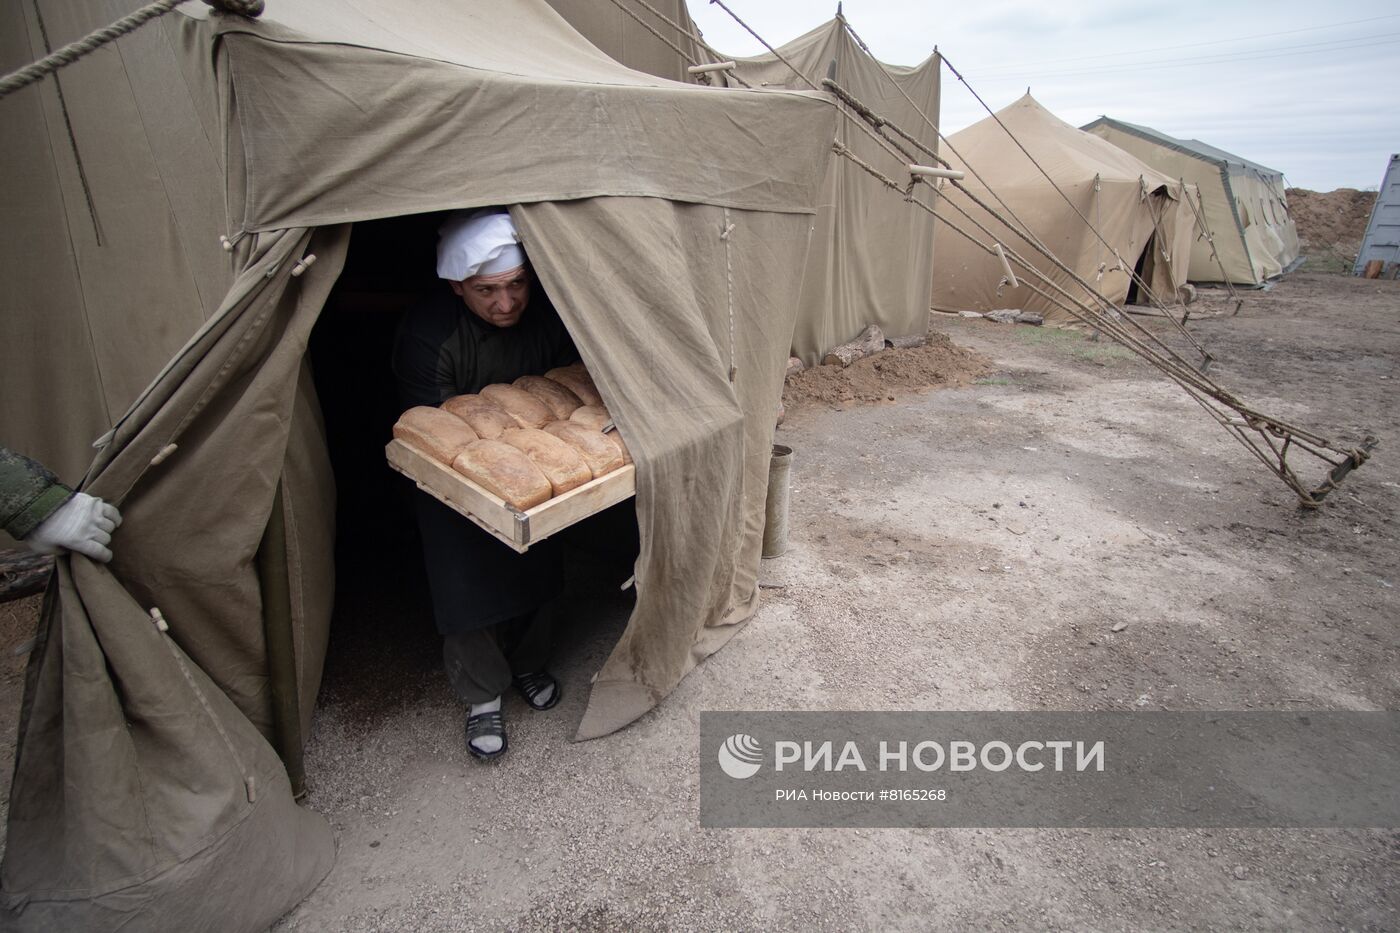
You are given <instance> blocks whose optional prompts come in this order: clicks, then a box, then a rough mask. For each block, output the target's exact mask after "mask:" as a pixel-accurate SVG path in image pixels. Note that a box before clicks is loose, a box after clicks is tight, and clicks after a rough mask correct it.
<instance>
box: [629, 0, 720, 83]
mask: <svg viewBox="0 0 1400 933" xmlns="http://www.w3.org/2000/svg"><path fill="white" fill-rule="evenodd" d="M638 2H639V3H641V4H642V5H643V6H645V7H646V8H647V9H649V10H651V11H652V12H653V13H656V14H657V15H658V16H661V14H660V13H659V12H658V11H657V10H656V8H655V7H653V6H651V5H650V4H649V3H647V2H646V0H638ZM612 4H613V6H615V7H617V8H618V9H619V10H621V11H622V12H624V13H626V14H627V15H628V16H630V17H632V19H633V20H634V21H636V23H637V24H638V25H639V26H641V27H642V28H643V29H645V30H646V31H647V32H649V33H651V34H652V35H653V36H656V38H657V39H659V40H660V41H662V42H664V43H665V44H666V45H668V46H670V47H671V51H673V52H675V53H676V54H677V55H679V56H680V57H681V58H683V59H685V60H686V61H687V62H689V63H690V64H692V65H699V64H700V63H699V62H698V61H696V60H695V57H694V56H692V55H691V54H690V53H689V52H686V51H685V50H684V49H682V48H681V47H680V46H679V45H676V44H675V43H674V42H672V41H671V40H670V39H667V38H666V37H665V36H663V35H662V34H661V33H660V32H659V31H658V30H657V29H656V28H655V27H654V26H652V25H651V23H648V22H647V21H646V20H644V19H642V18H641V17H640V16H638V15H637V14H636V13H634V12H633V11H632V10H631V9H630V8H628V7H627V6H626V5H624V4H623V2H622V0H612ZM661 18H662V19H666V17H665V16H661ZM667 22H670V20H667ZM672 25H673V26H674V25H675V24H674V23H672ZM676 28H677V29H680V27H679V26H677V27H676ZM682 31H684V30H682ZM736 80H739V79H737V78H736ZM744 86H745V87H747V86H748V85H747V84H746V85H744Z"/></svg>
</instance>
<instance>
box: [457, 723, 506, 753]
mask: <svg viewBox="0 0 1400 933" xmlns="http://www.w3.org/2000/svg"><path fill="white" fill-rule="evenodd" d="M493 736H494V737H496V738H499V739H500V740H501V747H500V748H498V749H496V750H495V751H494V752H484V751H482V750H481V749H479V748H477V747H476V746H475V745H473V744H472V740H473V739H486V738H491V737H493ZM467 751H469V752H471V753H472V755H473V756H474V757H476V758H480V759H481V760H482V761H490V760H491V759H492V758H499V757H501V756H502V755H504V754H505V753H506V720H505V717H503V716H502V715H501V711H500V710H492V711H491V712H489V713H477V714H475V715H473V716H468V717H467Z"/></svg>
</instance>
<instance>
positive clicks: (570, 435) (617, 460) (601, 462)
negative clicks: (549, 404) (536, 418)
mask: <svg viewBox="0 0 1400 933" xmlns="http://www.w3.org/2000/svg"><path fill="white" fill-rule="evenodd" d="M544 429H545V430H546V431H547V432H549V433H550V434H553V435H554V436H555V437H557V438H559V439H560V440H561V441H564V442H565V443H566V444H568V445H569V446H570V447H572V448H573V449H574V450H577V451H578V452H579V454H581V455H582V456H583V461H584V462H585V463H587V464H588V469H589V470H591V471H592V472H593V478H594V479H597V478H598V477H600V476H606V475H607V474H609V473H611V472H612V471H613V470H616V469H619V468H620V467H621V466H622V454H620V453H618V450H617V445H616V444H614V443H613V442H612V441H610V440H608V439H607V437H605V436H604V435H603V433H602V432H601V431H595V430H594V429H593V428H590V427H585V426H584V425H581V424H579V423H578V422H577V421H555V422H551V423H550V424H547V425H545V426H544Z"/></svg>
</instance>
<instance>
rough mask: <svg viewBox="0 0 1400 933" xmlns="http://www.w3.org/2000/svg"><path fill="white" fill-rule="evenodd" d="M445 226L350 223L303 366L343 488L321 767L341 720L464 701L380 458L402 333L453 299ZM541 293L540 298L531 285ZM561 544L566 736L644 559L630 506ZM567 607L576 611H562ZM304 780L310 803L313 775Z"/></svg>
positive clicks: (391, 417)
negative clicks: (432, 301) (445, 293)
mask: <svg viewBox="0 0 1400 933" xmlns="http://www.w3.org/2000/svg"><path fill="white" fill-rule="evenodd" d="M445 216H446V214H445V212H433V213H426V214H414V215H408V216H402V217H390V218H385V219H382V220H373V221H365V222H360V223H357V224H355V226H354V228H353V232H352V234H351V238H350V245H349V248H348V251H347V254H346V259H345V265H344V268H343V270H342V271H341V274H340V276H339V278H338V279H337V281H336V284H335V285H334V287H333V288H332V289H331V292H330V295H329V296H328V298H327V300H326V303H325V306H324V308H323V310H322V312H321V315H320V317H319V319H318V320H317V323H316V325H315V328H314V329H313V331H312V334H311V340H310V344H309V348H308V355H309V358H310V361H311V367H312V371H313V374H314V381H315V386H316V394H317V396H318V399H319V402H320V407H321V413H322V419H323V422H324V427H325V436H326V447H327V451H328V453H329V456H330V462H331V467H332V470H333V473H334V476H335V485H336V490H335V493H336V495H335V501H336V521H335V527H336V534H335V568H336V574H335V600H334V610H333V614H332V619H331V626H330V636H329V643H328V646H327V655H326V666H325V673H324V675H323V680H322V689H321V695H320V699H319V701H318V704H317V705H318V709H319V710H324V711H326V712H327V715H328V717H329V719H330V721H331V727H330V730H329V735H328V736H327V737H326V738H327V739H329V743H327V742H323V741H322V738H321V737H319V736H318V732H320V731H321V730H320V729H318V728H313V731H312V733H311V735H310V736H308V738H309V739H310V745H309V746H308V750H307V754H308V756H309V757H312V758H314V757H315V756H317V755H318V754H320V753H322V752H324V751H331V747H332V746H333V745H334V735H335V734H336V733H337V732H339V731H341V730H339V729H337V728H336V726H335V722H336V721H338V720H343V721H344V724H345V725H346V726H347V727H350V728H352V729H353V730H354V731H358V732H360V733H362V734H365V733H366V730H368V733H369V734H372V732H373V728H374V727H375V725H376V724H379V725H383V724H387V723H390V722H393V721H394V720H395V719H396V717H400V716H402V715H403V714H404V712H405V711H406V710H413V713H411V714H410V715H413V716H416V715H417V714H418V709H419V708H421V709H422V710H424V711H425V712H429V711H432V710H438V711H440V712H441V711H442V709H443V707H445V706H448V705H451V704H452V703H453V702H455V701H454V700H453V698H452V696H451V690H450V688H449V686H448V683H447V678H446V676H445V675H444V673H443V670H442V641H441V638H440V637H439V635H438V633H437V630H436V627H435V625H434V621H433V611H432V603H431V600H430V597H429V588H428V577H427V574H426V573H425V570H424V563H423V550H422V543H421V540H420V537H419V532H418V527H417V524H416V522H415V520H414V501H413V500H414V497H415V496H419V495H423V493H421V492H419V491H417V490H416V489H415V488H414V485H413V483H412V482H411V481H410V480H408V479H407V478H405V477H404V476H401V475H400V474H399V473H397V472H395V471H394V470H392V469H391V468H390V467H389V465H388V463H387V462H386V460H385V456H384V445H385V444H386V443H387V442H388V440H389V439H390V437H391V436H392V429H393V425H394V422H395V421H396V420H397V418H398V416H399V415H400V413H401V412H402V411H403V409H404V403H403V402H401V400H400V397H399V392H398V386H397V383H396V380H395V377H394V373H393V370H392V358H393V348H394V341H395V334H396V331H397V329H398V326H399V322H400V321H401V320H402V318H403V316H404V314H405V312H406V311H407V310H408V309H410V308H412V307H413V306H414V305H416V304H418V303H419V302H422V301H423V300H425V299H426V298H427V297H428V296H430V295H431V294H433V293H434V292H435V291H437V290H439V289H441V288H443V287H444V286H443V283H442V281H441V280H440V279H439V278H438V276H437V273H436V268H435V267H436V243H437V231H438V227H439V226H440V225H441V223H442V221H443V219H444V217H445ZM532 287H534V288H542V287H543V286H541V285H540V284H539V282H538V280H536V281H534V282H533V283H532ZM527 313H528V311H527ZM462 521H464V522H465V521H467V519H465V518H463V519H462ZM561 538H562V540H563V542H564V546H565V551H566V554H565V567H566V584H565V592H564V595H563V596H562V597H561V598H560V599H559V600H558V607H557V608H556V616H557V624H556V630H555V653H554V662H553V663H554V664H555V666H556V667H558V668H559V671H560V672H561V683H562V684H563V687H564V695H565V699H566V703H567V704H568V705H566V706H565V707H564V708H562V709H561V710H560V711H558V712H556V714H555V715H560V716H561V717H563V718H567V719H568V720H569V722H568V728H569V731H570V732H571V731H572V729H573V728H574V727H575V726H576V725H577V720H578V718H579V716H580V715H581V713H582V705H583V700H584V699H585V697H586V694H587V690H586V686H587V679H588V677H589V676H591V674H592V672H593V671H596V670H597V669H598V667H600V666H601V665H602V663H603V661H604V660H605V659H606V657H607V655H608V653H609V652H610V651H611V649H612V646H613V645H614V644H615V643H616V641H617V639H618V637H619V636H620V635H621V633H622V631H623V629H624V628H625V626H626V623H627V619H628V616H629V615H630V612H631V605H632V601H633V597H632V594H631V592H630V591H623V590H621V589H620V585H621V584H622V582H624V581H625V580H626V579H627V578H628V577H629V576H630V575H631V574H632V563H633V560H634V559H635V556H636V540H637V532H636V518H635V508H634V502H633V501H632V500H630V499H629V500H627V501H625V502H622V503H619V504H618V505H617V506H615V507H613V508H612V509H609V510H607V511H606V512H603V513H600V514H599V515H597V516H594V517H593V518H591V519H588V520H586V521H585V522H581V523H580V524H579V525H576V526H574V527H573V528H570V529H567V530H566V531H565V532H563V533H561ZM501 547H504V545H501ZM564 606H567V607H568V609H567V611H561V608H559V607H564ZM575 702H576V703H577V706H575V705H574V704H575ZM508 708H510V707H509V703H508ZM430 718H431V716H430ZM456 729H457V730H460V722H459V723H457V725H456ZM439 738H440V739H441V740H443V742H444V744H447V743H448V741H449V740H450V741H454V742H460V740H461V737H460V735H457V734H456V733H455V732H453V733H444V734H443V735H441V736H439ZM322 745H324V746H325V747H324V748H322V747H320V746H322ZM331 753H332V754H333V753H334V752H333V751H332V752H331ZM307 770H308V775H309V788H310V790H311V791H312V793H313V795H314V794H315V793H316V790H317V788H316V783H315V770H316V769H315V768H314V767H311V768H308V769H307Z"/></svg>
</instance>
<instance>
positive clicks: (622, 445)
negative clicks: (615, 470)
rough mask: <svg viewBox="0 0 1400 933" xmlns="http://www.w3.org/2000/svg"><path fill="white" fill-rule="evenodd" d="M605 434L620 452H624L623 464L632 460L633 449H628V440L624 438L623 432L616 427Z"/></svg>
mask: <svg viewBox="0 0 1400 933" xmlns="http://www.w3.org/2000/svg"><path fill="white" fill-rule="evenodd" d="M603 436H604V437H606V438H607V439H608V440H610V441H612V442H613V444H615V445H616V446H617V450H618V453H620V454H622V462H623V464H628V463H631V462H632V451H630V450H628V449H627V442H626V441H624V440H623V439H622V434H621V432H619V431H618V430H617V429H615V428H614V429H613V430H611V431H609V432H608V433H606V434H604V435H603Z"/></svg>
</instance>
